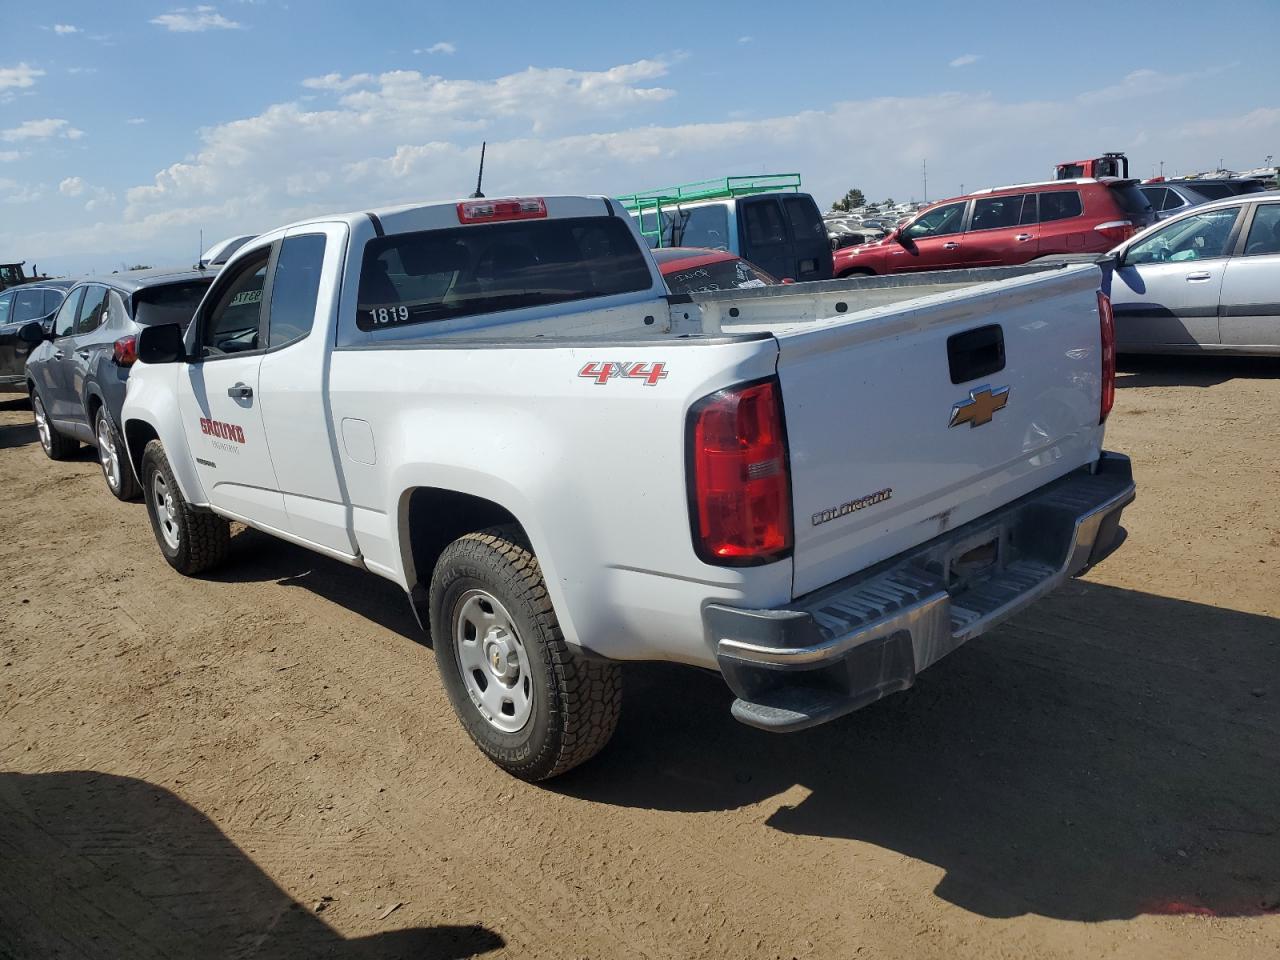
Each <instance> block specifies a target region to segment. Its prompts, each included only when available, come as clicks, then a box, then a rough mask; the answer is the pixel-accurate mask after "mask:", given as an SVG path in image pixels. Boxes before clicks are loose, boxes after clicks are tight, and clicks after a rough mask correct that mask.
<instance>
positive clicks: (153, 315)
mask: <svg viewBox="0 0 1280 960" xmlns="http://www.w3.org/2000/svg"><path fill="white" fill-rule="evenodd" d="M212 282H213V277H210V278H209V279H208V280H186V281H183V282H182V283H166V284H163V285H161V286H157V287H146V288H144V289H142V290H139V291H138V292H137V293H135V294H134V295H133V319H134V320H136V321H137V322H138V323H140V324H142V325H143V326H146V327H153V326H156V325H157V324H161V323H177V324H181V325H182V326H183V327H185V326H186V325H187V323H189V322H190V320H191V318H192V317H193V316H195V312H196V307H198V306H200V301H201V300H202V299H203V298H204V294H205V291H206V290H208V289H209V284H210V283H212Z"/></svg>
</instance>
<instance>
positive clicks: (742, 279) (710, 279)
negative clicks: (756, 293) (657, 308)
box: [663, 258, 777, 293]
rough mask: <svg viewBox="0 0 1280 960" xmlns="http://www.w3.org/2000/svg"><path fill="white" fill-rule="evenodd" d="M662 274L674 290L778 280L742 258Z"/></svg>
mask: <svg viewBox="0 0 1280 960" xmlns="http://www.w3.org/2000/svg"><path fill="white" fill-rule="evenodd" d="M663 276H664V278H665V279H666V281H667V289H668V290H670V291H671V292H672V293H709V292H710V291H712V290H737V289H742V288H744V287H764V286H769V285H771V284H774V283H777V281H776V280H774V279H773V277H771V276H769V274H767V273H765V272H764V271H763V270H760V269H757V268H756V267H753V266H752V265H751V264H749V263H747V261H745V260H742V259H740V258H734V259H732V260H717V261H715V262H714V263H703V264H699V265H698V266H694V267H685V268H680V269H676V270H673V271H672V272H671V273H667V274H664V275H663Z"/></svg>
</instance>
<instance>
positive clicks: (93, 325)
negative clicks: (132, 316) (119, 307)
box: [76, 285, 107, 333]
mask: <svg viewBox="0 0 1280 960" xmlns="http://www.w3.org/2000/svg"><path fill="white" fill-rule="evenodd" d="M106 316H107V288H106V287H99V286H97V285H93V286H88V287H85V288H84V299H83V300H82V301H80V312H79V314H78V315H77V317H76V333H92V332H93V331H94V330H97V329H98V327H100V326H102V321H103V320H104V319H106Z"/></svg>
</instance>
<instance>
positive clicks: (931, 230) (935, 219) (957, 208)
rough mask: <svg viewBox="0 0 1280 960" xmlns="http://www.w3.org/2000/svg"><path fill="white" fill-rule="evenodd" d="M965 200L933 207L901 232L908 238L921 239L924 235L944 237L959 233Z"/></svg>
mask: <svg viewBox="0 0 1280 960" xmlns="http://www.w3.org/2000/svg"><path fill="white" fill-rule="evenodd" d="M966 202H967V201H965V200H962V201H960V202H959V203H948V204H947V205H946V206H945V207H935V208H934V209H933V210H930V211H929V212H928V213H926V214H923V215H922V216H920V217H917V218H916V220H915V222H914V223H912V224H910V225H909V226H908V227H907V228H906V229H905V230H904V231H903V234H904V235H905V236H906V237H907V238H908V239H910V240H923V239H924V238H926V237H945V236H948V235H950V234H953V233H959V232H960V221H961V220H963V219H964V205H965V203H966Z"/></svg>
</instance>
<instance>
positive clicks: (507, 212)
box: [458, 197, 547, 223]
mask: <svg viewBox="0 0 1280 960" xmlns="http://www.w3.org/2000/svg"><path fill="white" fill-rule="evenodd" d="M546 215H547V201H545V200H543V199H542V198H541V197H523V198H520V199H516V200H465V201H463V202H462V203H460V204H458V222H459V223H497V222H499V221H501V220H541V219H542V218H543V217H545V216H546Z"/></svg>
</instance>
